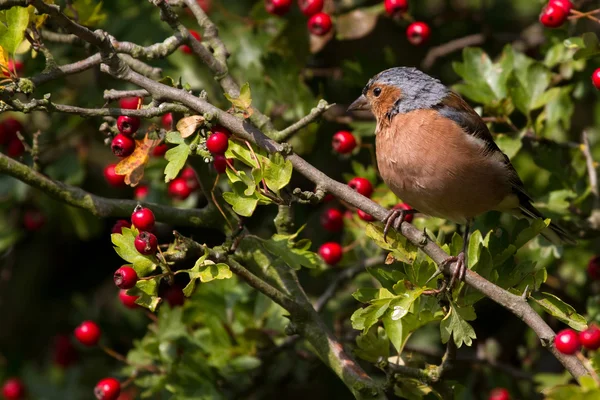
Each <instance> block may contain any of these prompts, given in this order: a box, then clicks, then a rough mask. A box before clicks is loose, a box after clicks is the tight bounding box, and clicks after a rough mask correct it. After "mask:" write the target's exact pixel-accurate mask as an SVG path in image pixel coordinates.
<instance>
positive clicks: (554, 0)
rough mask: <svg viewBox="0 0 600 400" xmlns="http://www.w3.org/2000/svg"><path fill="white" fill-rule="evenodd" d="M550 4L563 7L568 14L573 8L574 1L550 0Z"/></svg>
mask: <svg viewBox="0 0 600 400" xmlns="http://www.w3.org/2000/svg"><path fill="white" fill-rule="evenodd" d="M548 4H552V5H553V6H557V7H560V8H562V9H563V10H565V12H566V13H567V14H569V13H570V12H571V9H572V8H573V3H571V2H570V1H569V0H550V1H549V2H548Z"/></svg>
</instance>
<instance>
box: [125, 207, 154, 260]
mask: <svg viewBox="0 0 600 400" xmlns="http://www.w3.org/2000/svg"><path fill="white" fill-rule="evenodd" d="M155 222H156V220H155V219H154V213H153V212H152V210H151V209H149V208H145V207H142V206H140V205H138V206H137V207H136V208H135V209H134V210H133V214H131V224H132V225H133V226H135V227H136V228H137V229H138V230H139V231H140V233H139V234H138V235H137V236H136V238H135V240H134V242H133V245H134V246H135V249H136V250H137V251H138V252H139V253H140V254H143V255H146V256H148V255H151V254H155V253H156V250H157V249H158V239H157V238H156V236H155V235H154V234H153V233H152V232H150V231H151V230H152V229H154V223H155Z"/></svg>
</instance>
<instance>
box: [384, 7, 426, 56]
mask: <svg viewBox="0 0 600 400" xmlns="http://www.w3.org/2000/svg"><path fill="white" fill-rule="evenodd" d="M383 6H384V7H385V12H386V13H387V14H388V15H389V16H390V17H401V16H403V15H404V14H405V13H406V12H407V11H408V0H385V1H384V2H383ZM430 36H431V28H429V25H427V24H426V23H425V22H420V21H416V22H412V23H411V24H410V25H408V28H406V38H407V39H408V41H409V42H410V43H411V44H414V45H415V46H419V45H422V44H424V43H426V42H427V41H429V37H430Z"/></svg>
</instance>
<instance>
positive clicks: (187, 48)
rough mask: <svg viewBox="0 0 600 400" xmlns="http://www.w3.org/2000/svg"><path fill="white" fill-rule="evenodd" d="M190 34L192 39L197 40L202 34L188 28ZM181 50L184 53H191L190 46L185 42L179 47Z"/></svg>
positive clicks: (200, 38)
mask: <svg viewBox="0 0 600 400" xmlns="http://www.w3.org/2000/svg"><path fill="white" fill-rule="evenodd" d="M190 35H192V37H193V38H194V39H196V40H197V41H200V40H202V36H200V34H199V33H198V32H196V31H195V30H193V29H190ZM180 49H181V51H183V52H184V53H185V54H192V48H191V47H190V46H188V45H187V44H184V45H182V46H181V47H180Z"/></svg>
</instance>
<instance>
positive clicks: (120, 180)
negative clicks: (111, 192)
mask: <svg viewBox="0 0 600 400" xmlns="http://www.w3.org/2000/svg"><path fill="white" fill-rule="evenodd" d="M116 166H117V164H109V165H107V166H106V167H105V168H104V179H106V182H108V183H109V185H111V186H114V187H119V186H125V175H119V174H117V172H116V171H115V167H116Z"/></svg>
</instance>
